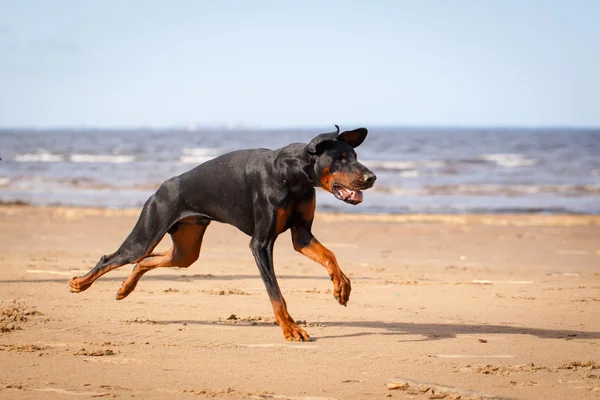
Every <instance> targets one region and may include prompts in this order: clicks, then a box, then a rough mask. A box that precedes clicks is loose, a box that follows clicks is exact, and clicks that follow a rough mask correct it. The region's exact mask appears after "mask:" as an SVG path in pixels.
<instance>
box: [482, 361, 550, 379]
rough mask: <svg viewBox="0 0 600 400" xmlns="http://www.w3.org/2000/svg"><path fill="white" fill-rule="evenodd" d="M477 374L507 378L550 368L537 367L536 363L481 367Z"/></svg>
mask: <svg viewBox="0 0 600 400" xmlns="http://www.w3.org/2000/svg"><path fill="white" fill-rule="evenodd" d="M474 370H475V372H477V373H478V374H482V375H499V376H506V375H510V374H517V373H520V372H537V371H546V370H548V368H546V367H541V366H537V365H535V364H534V363H529V364H521V365H490V364H487V365H479V366H476V367H475V368H474Z"/></svg>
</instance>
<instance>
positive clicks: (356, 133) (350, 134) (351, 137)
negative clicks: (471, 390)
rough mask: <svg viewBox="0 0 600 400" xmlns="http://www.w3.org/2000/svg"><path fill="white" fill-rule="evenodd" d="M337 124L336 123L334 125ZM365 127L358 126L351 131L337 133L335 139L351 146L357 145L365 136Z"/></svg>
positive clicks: (366, 131)
mask: <svg viewBox="0 0 600 400" xmlns="http://www.w3.org/2000/svg"><path fill="white" fill-rule="evenodd" d="M336 126H337V125H336ZM368 132H369V131H368V130H367V128H358V129H354V130H353V131H345V132H342V133H340V134H339V136H338V137H337V140H340V141H342V142H346V143H348V144H349V145H350V146H352V147H358V146H360V144H361V143H362V142H364V141H365V139H366V138H367V133H368Z"/></svg>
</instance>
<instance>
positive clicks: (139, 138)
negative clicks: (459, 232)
mask: <svg viewBox="0 0 600 400" xmlns="http://www.w3.org/2000/svg"><path fill="white" fill-rule="evenodd" d="M342 128H344V127H342ZM345 128H347V129H353V128H355V127H345ZM333 129H334V128H333V127H331V129H325V130H324V131H331V130H333ZM320 132H321V131H318V130H314V129H281V130H259V129H225V128H204V129H202V128H201V129H169V130H158V129H156V130H155V129H137V130H101V129H79V130H77V129H72V130H70V129H57V130H11V129H3V130H0V157H1V158H2V159H1V160H0V202H4V203H11V202H23V203H28V204H33V205H66V206H85V207H88V206H90V207H104V208H130V207H141V206H142V205H143V204H144V202H145V200H146V199H147V198H148V196H150V194H152V193H153V192H154V191H155V190H156V189H157V187H158V186H159V185H160V183H161V182H162V181H164V180H165V179H167V178H170V177H172V176H174V175H178V174H180V173H182V172H184V171H186V170H189V169H191V168H193V167H194V166H196V165H198V164H200V163H202V162H204V161H206V160H209V159H211V158H213V157H216V156H218V155H220V154H223V153H226V152H229V151H232V150H237V149H243V148H258V147H265V148H270V149H276V148H279V147H282V146H285V145H286V144H288V143H292V142H308V141H309V140H310V139H311V138H312V137H314V136H315V135H316V134H318V133H320ZM357 153H358V158H359V161H361V162H362V163H364V164H365V165H366V166H367V167H369V168H371V169H372V170H373V171H374V172H375V173H376V174H377V177H378V179H377V183H376V184H375V187H374V188H373V189H370V190H368V191H365V192H364V202H363V203H362V204H360V205H358V206H352V205H348V204H345V203H343V202H341V201H339V200H337V199H335V198H334V197H333V196H332V195H330V194H328V193H326V192H324V191H322V190H320V189H318V190H317V195H318V197H317V204H318V206H317V207H318V210H321V211H335V212H347V213H444V214H460V213H545V214H552V213H576V214H582V213H586V214H600V129H518V128H511V129H508V128H506V129H495V128H477V129H476V128H469V129H461V128H448V129H442V128H402V127H400V128H393V127H390V128H379V127H374V128H370V131H369V136H368V137H367V140H366V141H365V142H364V143H363V144H362V145H361V146H360V147H359V148H357ZM198 190H202V188H198Z"/></svg>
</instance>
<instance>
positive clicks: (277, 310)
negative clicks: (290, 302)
mask: <svg viewBox="0 0 600 400" xmlns="http://www.w3.org/2000/svg"><path fill="white" fill-rule="evenodd" d="M271 305H272V306H273V313H274V314H275V319H276V320H277V323H278V324H279V327H280V328H281V330H282V331H283V336H285V339H286V340H288V341H293V342H309V341H310V336H308V333H306V331H305V330H304V329H302V328H300V327H299V326H298V325H296V322H294V319H293V318H292V317H291V316H290V314H289V313H288V311H287V305H286V304H285V300H284V299H283V298H281V301H277V300H273V299H271Z"/></svg>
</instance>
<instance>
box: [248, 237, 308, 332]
mask: <svg viewBox="0 0 600 400" xmlns="http://www.w3.org/2000/svg"><path fill="white" fill-rule="evenodd" d="M274 244H275V240H273V239H261V238H260V237H257V236H254V237H253V238H252V240H251V241H250V249H251V250H252V255H254V259H255V260H256V265H257V266H258V270H259V271H260V276H261V278H262V280H263V282H264V283H265V286H266V287H267V293H268V294H269V299H270V300H271V305H272V306H273V312H274V313H275V319H276V320H277V323H278V324H279V326H280V327H281V330H282V331H283V336H285V339H286V340H290V341H310V337H309V336H308V334H307V333H306V332H305V331H304V330H303V329H302V328H300V327H299V326H298V325H296V322H294V320H293V319H292V317H291V316H290V314H289V313H288V311H287V305H286V303H285V299H284V298H283V295H282V294H281V290H280V289H279V284H278V283H277V277H276V276H275V270H274V268H273V245H274Z"/></svg>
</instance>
